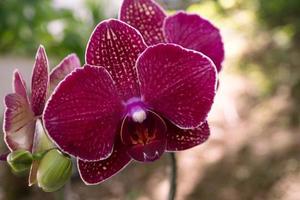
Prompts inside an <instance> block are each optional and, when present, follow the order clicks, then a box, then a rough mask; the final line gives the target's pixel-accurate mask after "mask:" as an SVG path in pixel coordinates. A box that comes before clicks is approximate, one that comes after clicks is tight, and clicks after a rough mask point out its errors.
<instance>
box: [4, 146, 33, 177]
mask: <svg viewBox="0 0 300 200" xmlns="http://www.w3.org/2000/svg"><path fill="white" fill-rule="evenodd" d="M7 163H8V164H9V166H10V167H11V169H12V171H13V172H14V173H15V174H17V175H24V174H26V173H27V172H29V169H30V166H31V163H32V155H31V153H30V152H29V151H26V150H21V149H20V150H16V151H13V152H11V153H10V154H8V156H7Z"/></svg>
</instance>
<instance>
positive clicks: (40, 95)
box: [31, 46, 49, 115]
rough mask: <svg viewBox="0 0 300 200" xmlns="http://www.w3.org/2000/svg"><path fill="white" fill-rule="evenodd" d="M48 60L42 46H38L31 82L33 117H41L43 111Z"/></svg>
mask: <svg viewBox="0 0 300 200" xmlns="http://www.w3.org/2000/svg"><path fill="white" fill-rule="evenodd" d="M48 70H49V66H48V59H47V55H46V52H45V49H44V47H43V46H40V47H39V49H38V51H37V54H36V58H35V63H34V68H33V72H32V80H31V105H32V110H33V112H34V113H35V115H41V114H42V113H43V110H44V106H45V102H46V97H47V90H48V82H49V76H48V74H49V72H48Z"/></svg>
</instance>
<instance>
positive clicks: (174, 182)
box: [168, 153, 177, 200]
mask: <svg viewBox="0 0 300 200" xmlns="http://www.w3.org/2000/svg"><path fill="white" fill-rule="evenodd" d="M169 155H170V164H171V173H170V175H171V176H170V190H169V197H168V200H175V197H176V190H177V163H176V156H175V153H170V154H169Z"/></svg>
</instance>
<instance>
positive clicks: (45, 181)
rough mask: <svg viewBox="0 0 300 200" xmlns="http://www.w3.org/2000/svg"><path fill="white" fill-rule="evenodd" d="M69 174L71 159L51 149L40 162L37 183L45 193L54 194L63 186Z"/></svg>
mask: <svg viewBox="0 0 300 200" xmlns="http://www.w3.org/2000/svg"><path fill="white" fill-rule="evenodd" d="M71 174H72V160H71V158H70V157H68V156H66V155H64V154H62V153H61V152H60V151H58V150H57V149H52V150H50V151H48V152H47V153H46V154H45V156H44V157H43V158H42V160H41V161H40V164H39V167H38V171H37V183H38V186H39V187H41V188H42V189H43V190H44V191H45V192H54V191H56V190H58V189H60V188H61V187H63V186H64V184H65V183H66V182H67V181H68V180H69V178H70V177H71Z"/></svg>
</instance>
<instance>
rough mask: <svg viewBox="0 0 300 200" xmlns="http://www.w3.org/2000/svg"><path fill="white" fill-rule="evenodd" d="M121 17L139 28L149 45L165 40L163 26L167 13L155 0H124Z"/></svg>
mask: <svg viewBox="0 0 300 200" xmlns="http://www.w3.org/2000/svg"><path fill="white" fill-rule="evenodd" d="M119 17H120V19H121V20H122V21H124V22H126V23H127V24H129V25H131V26H133V27H134V28H136V29H138V30H139V31H140V32H141V34H142V35H143V37H144V39H145V41H146V43H147V44H148V45H154V44H157V43H162V42H164V41H165V40H164V35H163V31H162V26H163V22H164V19H165V18H166V14H165V12H164V10H163V9H162V8H161V7H160V6H159V5H158V4H156V3H155V2H154V1H153V0H124V1H123V4H122V7H121V11H120V16H119Z"/></svg>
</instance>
